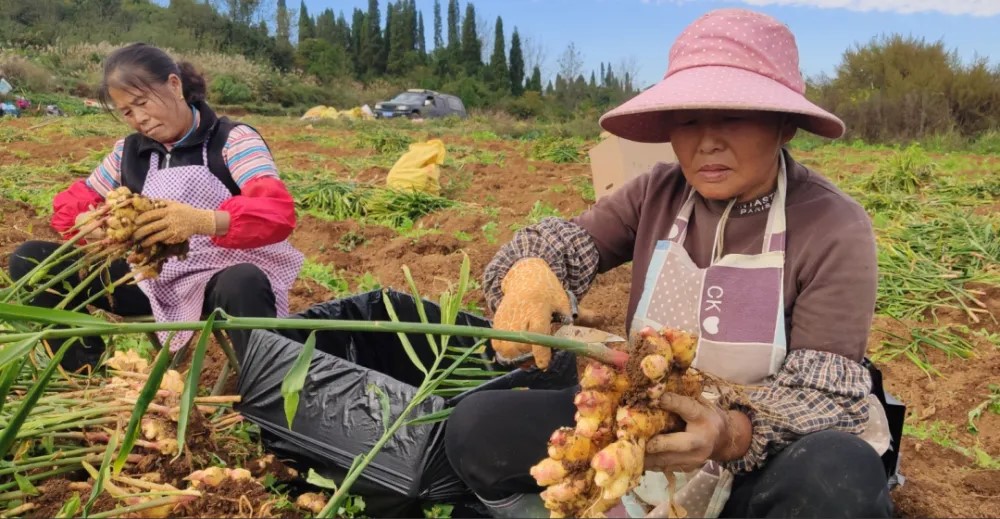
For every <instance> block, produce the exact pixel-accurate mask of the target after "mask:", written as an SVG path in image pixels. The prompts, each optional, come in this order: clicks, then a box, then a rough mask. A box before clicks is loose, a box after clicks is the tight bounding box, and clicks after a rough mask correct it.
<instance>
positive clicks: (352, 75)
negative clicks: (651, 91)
mask: <svg viewBox="0 0 1000 519" xmlns="http://www.w3.org/2000/svg"><path fill="white" fill-rule="evenodd" d="M444 2H446V4H445V3H442V0H436V1H435V3H434V8H433V12H432V13H430V14H429V15H428V16H427V17H425V13H423V12H421V11H419V10H418V9H417V7H416V2H415V1H414V0H389V1H388V2H383V1H381V0H369V2H368V6H367V9H354V10H353V12H351V13H344V12H339V13H337V12H334V10H333V9H325V10H323V11H322V12H319V13H315V14H313V13H310V12H309V10H308V8H307V6H306V4H305V2H304V1H301V0H300V2H299V3H298V5H289V4H288V2H287V1H286V0H170V1H169V2H167V3H166V5H160V4H162V3H163V2H161V3H160V4H157V3H154V2H151V1H150V0H74V1H73V2H67V1H65V0H4V2H3V5H4V7H3V12H4V17H2V18H0V38H2V39H3V40H6V41H5V42H3V41H0V43H6V44H9V45H11V46H13V47H15V48H19V47H20V48H23V47H32V46H45V45H52V44H57V43H58V44H70V43H80V42H86V43H96V41H99V40H103V41H109V42H111V43H122V42H127V41H146V42H149V43H152V44H156V45H160V46H164V47H169V48H171V49H175V50H178V51H195V50H200V51H204V50H216V51H219V52H223V53H235V54H241V55H244V56H248V57H252V58H254V59H256V60H259V61H262V62H266V63H268V64H270V65H272V66H273V67H275V68H276V69H277V70H278V71H282V72H290V71H301V72H303V73H305V74H308V75H311V76H313V77H315V78H316V79H317V80H318V81H319V83H320V84H321V85H326V86H328V87H332V86H334V85H337V86H338V87H341V88H342V87H343V85H344V84H345V82H359V83H361V84H370V83H379V82H382V83H384V82H386V81H389V82H391V83H392V84H394V85H397V86H398V88H413V87H422V88H433V89H440V90H447V91H451V92H454V93H456V94H457V95H460V96H462V97H463V99H465V101H466V103H467V104H468V105H470V106H472V107H498V108H507V107H512V108H513V109H514V110H515V111H516V112H518V113H524V114H526V115H540V114H541V112H543V111H546V110H548V112H550V113H551V114H552V115H564V116H568V115H570V114H572V113H573V112H574V111H576V110H578V109H580V108H592V107H596V108H601V107H606V106H607V105H608V104H610V103H614V102H618V101H620V100H623V99H625V98H627V97H628V96H630V95H633V94H634V92H635V90H634V88H633V85H632V82H633V77H634V76H635V73H636V67H635V62H634V61H623V62H621V63H619V64H617V66H616V67H613V66H612V64H610V63H608V64H603V63H602V64H601V65H600V69H601V70H600V73H599V74H598V71H596V70H595V71H590V72H589V73H588V72H587V71H584V70H583V65H582V64H583V58H582V56H581V54H580V53H579V51H578V50H577V49H576V47H575V46H573V45H570V46H568V47H567V48H566V49H565V51H564V52H563V53H562V54H561V55H560V56H559V57H558V60H557V63H556V67H546V64H545V57H546V56H545V54H546V51H545V47H544V45H543V44H542V43H541V42H540V41H537V40H533V39H531V38H530V37H523V36H522V35H521V34H520V32H519V31H518V30H517V28H516V27H514V28H512V29H513V30H511V28H510V27H508V26H505V24H504V22H503V19H502V18H501V17H499V16H498V17H497V18H496V19H495V20H489V21H487V20H485V19H483V18H482V17H480V16H479V15H477V11H476V6H475V5H474V4H473V3H471V2H467V3H465V4H464V5H462V4H460V3H459V1H458V0H444ZM508 31H510V32H509V33H508ZM550 68H554V69H555V70H553V73H551V74H546V71H547V69H550ZM588 76H589V78H590V80H589V81H588V79H587V78H588ZM238 80H239V78H227V79H226V84H227V85H228V86H229V87H231V88H232V87H233V81H238ZM233 91H239V89H234V90H233ZM313 92H315V90H314V91H313ZM526 92H534V93H535V95H533V96H529V97H528V98H527V99H526V100H525V99H523V96H524V94H525V93H526ZM546 96H552V100H553V101H555V102H554V103H548V102H546V103H538V102H537V98H539V97H546ZM307 97H308V99H301V100H303V101H307V100H315V99H314V97H315V96H311V97H310V96H307ZM540 105H541V106H543V107H548V106H551V107H552V108H551V110H549V109H548V108H540V107H539V106H540Z"/></svg>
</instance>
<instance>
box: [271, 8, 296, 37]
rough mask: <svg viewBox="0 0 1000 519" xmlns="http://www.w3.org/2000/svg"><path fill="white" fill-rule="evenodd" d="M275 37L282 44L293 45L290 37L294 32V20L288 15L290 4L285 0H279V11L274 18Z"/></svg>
mask: <svg viewBox="0 0 1000 519" xmlns="http://www.w3.org/2000/svg"><path fill="white" fill-rule="evenodd" d="M274 26H275V37H277V39H278V43H279V44H282V45H291V42H290V40H289V37H290V35H291V32H292V20H291V19H290V17H289V15H288V5H287V4H285V0H278V12H277V14H276V15H275V20H274Z"/></svg>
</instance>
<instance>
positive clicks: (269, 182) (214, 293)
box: [10, 43, 303, 370]
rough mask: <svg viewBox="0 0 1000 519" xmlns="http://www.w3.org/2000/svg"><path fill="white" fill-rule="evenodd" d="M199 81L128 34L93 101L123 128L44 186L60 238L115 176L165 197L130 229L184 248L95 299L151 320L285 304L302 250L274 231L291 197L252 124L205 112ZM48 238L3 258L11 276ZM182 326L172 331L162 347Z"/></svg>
mask: <svg viewBox="0 0 1000 519" xmlns="http://www.w3.org/2000/svg"><path fill="white" fill-rule="evenodd" d="M205 91H206V88H205V79H204V78H203V77H202V76H201V75H200V74H198V72H197V71H196V70H195V69H194V67H193V66H192V65H191V64H190V63H177V62H175V61H174V60H173V59H172V58H171V57H170V56H168V55H167V54H166V53H165V52H163V51H162V50H160V49H158V48H156V47H152V46H149V45H145V44H141V43H137V44H132V45H129V46H126V47H123V48H121V49H119V50H117V51H115V52H114V53H113V54H111V55H110V56H109V57H108V59H107V60H106V61H105V64H104V80H103V82H102V85H101V102H102V104H103V105H104V107H105V108H106V109H107V110H108V111H109V112H116V113H118V114H120V115H121V116H122V117H123V118H124V119H125V122H126V123H128V125H129V126H130V127H131V128H132V129H133V130H135V133H133V134H131V135H129V136H128V137H126V138H124V139H121V140H119V141H118V142H117V143H115V145H114V147H113V148H112V151H111V153H109V154H108V155H107V156H106V157H105V158H104V160H103V161H102V162H101V163H100V164H99V165H98V166H97V167H96V168H95V169H94V171H93V172H92V173H91V174H90V176H89V177H88V178H86V179H84V180H79V181H77V182H75V183H73V184H72V185H71V186H69V188H67V189H66V190H65V191H63V192H61V193H59V194H58V195H56V197H55V199H54V201H53V215H52V220H51V224H52V227H53V228H55V229H56V230H57V231H59V232H60V233H62V234H63V236H64V237H65V238H69V237H71V235H72V234H73V232H74V231H72V229H73V228H74V227H75V224H76V223H77V222H82V221H84V220H85V219H86V218H87V217H88V216H89V213H90V212H91V211H93V210H95V208H96V207H98V206H100V205H101V204H102V203H103V201H104V199H105V197H106V196H107V195H108V193H110V192H111V191H112V190H114V189H116V188H118V187H121V186H125V187H128V188H129V190H131V191H132V192H134V193H142V194H144V195H146V196H148V197H150V198H155V199H161V200H166V201H167V204H166V207H164V208H162V209H157V210H154V211H150V212H147V213H145V214H143V215H142V216H140V218H139V219H138V221H137V224H138V225H139V228H138V230H137V231H136V234H135V238H136V239H137V240H142V241H143V242H144V243H154V242H162V243H180V242H183V241H185V240H188V241H189V244H190V249H191V251H190V253H189V254H188V257H187V258H186V259H185V260H170V261H168V262H167V264H166V265H165V266H164V269H163V271H162V272H161V274H160V276H159V277H158V278H157V279H155V280H143V281H140V282H139V283H138V286H134V285H126V286H122V287H119V288H117V289H116V290H115V291H114V293H113V295H112V297H111V298H110V301H106V300H105V299H104V298H101V299H98V303H96V304H97V306H102V307H103V308H104V309H105V310H109V311H112V312H114V313H116V314H119V315H124V316H134V315H149V314H153V316H154V317H155V318H156V319H157V321H161V322H163V321H185V320H197V319H198V318H199V317H200V316H201V315H202V314H203V313H207V312H211V311H212V310H214V309H216V308H222V309H223V310H224V311H225V312H226V313H228V314H229V315H234V316H253V317H274V316H282V315H285V314H287V308H288V290H289V288H290V287H291V284H292V282H293V281H294V280H295V278H296V276H297V275H298V271H299V269H300V268H301V265H302V261H303V256H302V254H301V253H300V252H298V251H297V250H295V249H294V248H293V247H292V246H291V245H290V244H289V243H288V242H287V241H286V240H287V238H288V237H289V235H290V234H291V233H292V230H293V229H294V228H295V223H296V218H295V204H294V201H293V200H292V197H291V195H290V194H289V192H288V190H287V189H286V188H285V185H284V183H282V181H281V180H280V179H279V178H278V170H277V167H276V166H275V163H274V158H273V157H272V155H271V153H270V150H269V149H268V147H267V144H266V143H265V142H264V139H263V138H262V137H261V136H260V134H258V133H257V131H255V130H254V129H253V128H251V127H249V126H247V125H245V124H242V123H238V122H234V121H230V120H229V119H227V118H225V117H222V118H219V117H217V116H216V114H215V112H213V111H212V109H211V108H210V107H209V106H208V105H207V104H206V102H205ZM85 229H86V230H85V232H86V233H87V235H86V239H87V240H91V241H93V240H99V239H101V238H103V234H104V233H103V230H102V229H100V228H88V227H85ZM56 247H58V244H56V243H50V242H40V241H31V242H27V243H24V244H23V245H21V246H20V247H19V248H18V249H17V251H15V253H14V255H13V256H12V257H11V261H10V270H11V274H12V276H13V277H14V278H15V279H16V278H19V277H21V276H23V275H25V274H26V273H27V272H28V271H30V270H31V269H32V268H33V267H34V265H35V264H36V263H37V262H38V261H40V260H42V259H44V258H46V257H48V256H49V255H50V254H52V252H53V251H54V250H55V249H56ZM57 268H58V267H57ZM129 268H130V267H129V265H128V264H127V263H126V262H125V261H124V260H119V261H117V262H115V263H114V264H113V265H112V266H111V274H112V276H111V277H112V279H119V278H120V277H121V276H123V275H124V274H125V273H126V272H127V271H128V270H129ZM54 271H55V270H54ZM101 283H102V281H95V282H94V283H93V284H92V286H89V287H87V289H86V290H85V291H84V292H83V293H82V294H80V295H79V299H80V300H81V301H83V300H86V299H88V298H89V297H90V295H92V294H94V293H96V292H97V291H100V290H102V285H101ZM62 299H63V297H62V296H60V295H58V294H43V295H41V296H39V297H38V298H36V299H35V300H34V301H32V304H33V305H36V306H47V307H52V306H55V305H56V304H58V303H59V301H61V300H62ZM231 335H232V339H233V342H234V346H236V348H237V351H238V352H239V351H240V350H242V349H244V348H245V346H246V343H247V341H248V340H249V334H248V333H246V332H233V333H231ZM188 337H189V335H187V336H180V337H175V339H174V342H172V343H171V344H170V347H171V349H177V348H179V347H180V346H182V345H183V342H184V341H185V340H186V339H187V338H188ZM103 352H104V344H103V341H101V339H100V337H92V338H89V339H88V340H86V341H83V342H82V343H80V344H78V345H76V346H73V347H71V348H70V350H68V351H67V353H66V355H65V356H64V358H63V366H64V367H65V368H67V369H71V370H76V369H78V368H81V367H83V366H85V365H90V366H94V365H96V363H97V361H98V360H99V358H100V356H101V354H102V353H103Z"/></svg>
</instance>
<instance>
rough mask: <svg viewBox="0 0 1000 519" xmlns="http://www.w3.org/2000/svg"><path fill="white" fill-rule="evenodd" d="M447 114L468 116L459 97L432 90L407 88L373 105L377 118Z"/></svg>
mask: <svg viewBox="0 0 1000 519" xmlns="http://www.w3.org/2000/svg"><path fill="white" fill-rule="evenodd" d="M449 115H455V116H458V117H461V118H463V119H464V118H466V117H468V116H469V114H468V112H466V111H465V105H464V104H463V103H462V100H461V99H459V98H458V97H456V96H453V95H450V94H442V93H440V92H435V91H433V90H419V89H411V90H407V91H406V92H402V93H400V94H399V95H397V96H396V97H394V98H392V99H390V100H388V101H382V102H380V103H377V104H376V105H375V117H376V118H378V119H383V118H385V119H389V118H392V117H409V118H411V119H430V118H434V117H447V116H449Z"/></svg>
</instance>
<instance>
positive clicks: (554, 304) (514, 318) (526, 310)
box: [493, 258, 572, 369]
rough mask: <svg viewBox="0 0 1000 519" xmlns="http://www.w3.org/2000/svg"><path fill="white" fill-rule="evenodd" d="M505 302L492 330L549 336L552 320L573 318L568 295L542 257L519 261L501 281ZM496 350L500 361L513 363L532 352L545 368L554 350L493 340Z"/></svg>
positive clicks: (538, 363) (497, 314) (540, 365)
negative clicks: (563, 317)
mask: <svg viewBox="0 0 1000 519" xmlns="http://www.w3.org/2000/svg"><path fill="white" fill-rule="evenodd" d="M500 288H501V290H502V291H503V299H501V300H500V304H499V305H498V306H497V310H496V314H495V315H494V318H493V328H494V329H497V330H509V331H518V332H522V331H527V332H534V333H544V334H548V333H550V332H551V330H552V321H553V317H562V316H570V315H571V313H572V308H571V306H570V300H569V294H567V293H566V290H565V289H564V288H563V286H562V283H560V282H559V279H558V278H557V277H556V275H555V274H554V273H553V272H552V269H550V268H549V265H548V263H546V262H545V260H543V259H541V258H526V259H522V260H520V261H518V262H517V263H515V264H514V266H513V267H511V269H510V270H509V271H508V272H507V275H506V276H504V278H503V281H501V282H500ZM493 350H494V351H496V353H497V360H499V361H500V362H514V361H517V360H520V359H521V358H522V357H525V356H526V355H527V354H528V353H529V352H531V353H532V355H533V356H534V359H535V364H536V365H537V366H538V367H539V368H542V369H545V368H547V367H548V366H549V360H551V358H552V350H550V349H549V348H546V347H544V346H539V345H536V344H525V343H520V342H509V341H499V340H498V341H493Z"/></svg>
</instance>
